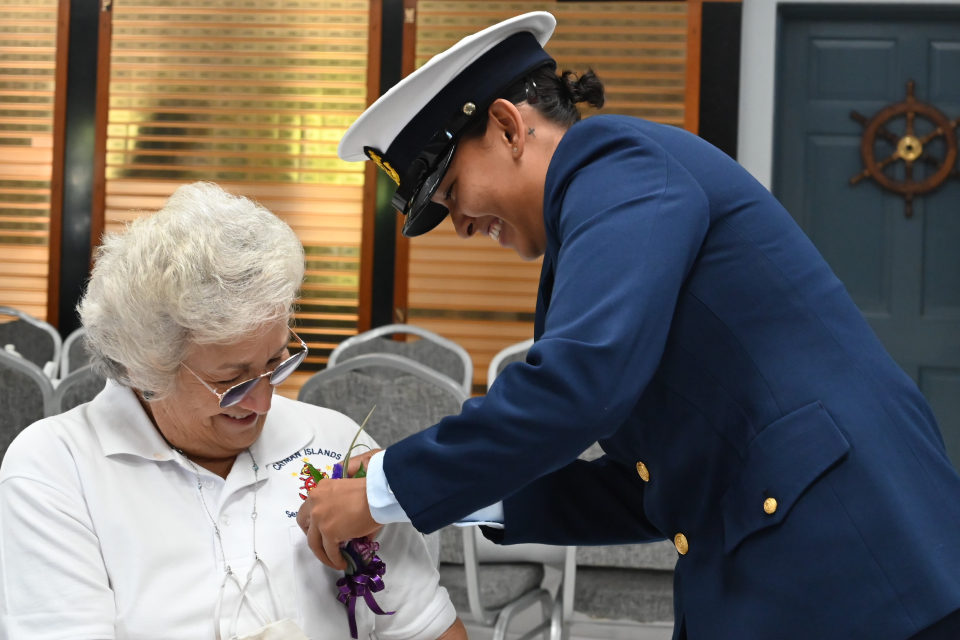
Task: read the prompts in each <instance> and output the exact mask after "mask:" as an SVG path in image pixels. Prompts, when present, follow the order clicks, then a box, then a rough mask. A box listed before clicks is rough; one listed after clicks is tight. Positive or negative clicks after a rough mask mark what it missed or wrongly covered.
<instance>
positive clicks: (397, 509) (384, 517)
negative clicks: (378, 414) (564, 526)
mask: <svg viewBox="0 0 960 640" xmlns="http://www.w3.org/2000/svg"><path fill="white" fill-rule="evenodd" d="M386 453H387V452H386V451H380V452H379V453H376V454H374V455H373V457H372V458H370V465H369V467H368V468H367V504H369V505H370V515H371V516H373V519H374V520H376V521H377V522H379V523H380V524H390V523H391V522H410V518H409V517H407V512H406V511H404V510H403V507H401V506H400V503H399V502H398V501H397V497H396V496H395V495H393V491H391V490H390V483H389V482H387V474H385V473H384V472H383V456H385V455H386ZM503 519H504V518H503V502H498V503H497V504H492V505H490V506H489V507H484V508H483V509H480V510H479V511H475V512H473V513H471V514H470V515H468V516H467V517H466V518H464V519H463V520H461V521H460V522H456V523H454V524H456V525H457V526H458V527H469V526H473V525H481V524H482V525H486V526H489V527H493V528H495V529H503Z"/></svg>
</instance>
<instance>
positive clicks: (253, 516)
mask: <svg viewBox="0 0 960 640" xmlns="http://www.w3.org/2000/svg"><path fill="white" fill-rule="evenodd" d="M172 448H173V450H174V451H176V452H177V453H179V454H180V455H181V456H183V459H184V460H186V461H187V462H188V463H189V464H190V466H191V467H193V471H194V473H196V474H197V489H199V491H200V502H202V503H203V510H204V511H206V512H207V517H208V518H210V522H211V523H212V524H213V532H214V533H215V534H217V542H219V543H220V556H221V557H222V558H223V566H224V568H225V570H226V572H227V573H228V574H230V573H233V570H232V569H231V568H230V565H228V564H227V554H226V553H225V552H224V550H223V537H222V536H221V535H220V527H219V526H217V521H216V519H214V517H213V514H212V513H210V507H208V506H207V499H206V498H205V497H204V496H203V482H202V481H201V480H200V469H199V468H198V467H197V465H195V464H194V463H193V460H191V459H190V458H188V457H187V454H185V453H184V452H183V449H178V448H176V447H172ZM247 455H248V456H250V460H252V461H253V511H252V512H251V513H250V519H251V520H253V559H254V561H257V560H259V559H260V556H259V555H258V554H257V485H258V484H259V475H258V473H257V472H258V471H259V470H260V467H259V466H257V459H256V458H254V457H253V453H252V452H251V451H250V449H247Z"/></svg>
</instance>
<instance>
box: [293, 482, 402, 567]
mask: <svg viewBox="0 0 960 640" xmlns="http://www.w3.org/2000/svg"><path fill="white" fill-rule="evenodd" d="M351 466H353V465H352V463H351ZM359 467H360V465H359V463H358V464H357V468H358V469H359ZM297 524H298V525H300V528H301V529H303V532H304V533H305V534H306V535H307V546H309V547H310V550H311V551H313V553H314V555H316V556H317V558H319V559H320V562H322V563H323V564H325V565H327V566H328V567H331V568H333V569H339V570H340V571H343V570H345V569H346V568H347V563H346V561H345V560H344V559H343V556H342V555H340V543H341V542H345V541H347V540H352V539H353V538H360V537H363V536H370V537H371V539H372V537H373V536H375V535H376V534H377V532H379V531H380V529H381V527H383V525H381V524H380V523H379V522H377V521H376V520H374V519H373V516H372V515H370V507H369V505H368V504H367V480H366V478H359V479H354V478H345V479H342V480H323V481H321V482H319V483H318V484H317V486H315V487H313V488H312V489H310V493H309V494H308V495H307V499H306V500H304V502H303V504H302V505H301V506H300V511H298V512H297Z"/></svg>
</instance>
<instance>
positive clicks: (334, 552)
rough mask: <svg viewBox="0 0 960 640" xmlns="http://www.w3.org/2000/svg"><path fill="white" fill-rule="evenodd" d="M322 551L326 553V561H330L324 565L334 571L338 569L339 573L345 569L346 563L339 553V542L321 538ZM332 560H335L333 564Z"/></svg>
mask: <svg viewBox="0 0 960 640" xmlns="http://www.w3.org/2000/svg"><path fill="white" fill-rule="evenodd" d="M323 550H324V552H325V553H326V556H327V559H328V560H330V561H331V562H325V563H324V564H326V565H327V566H329V567H333V568H334V569H339V570H340V571H343V570H345V569H346V568H347V561H346V560H344V559H343V554H341V553H340V542H339V541H337V540H334V539H333V538H330V537H327V536H323ZM318 557H319V556H318ZM334 560H336V562H333V561H334Z"/></svg>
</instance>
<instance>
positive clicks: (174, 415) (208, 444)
mask: <svg viewBox="0 0 960 640" xmlns="http://www.w3.org/2000/svg"><path fill="white" fill-rule="evenodd" d="M302 278H303V249H302V247H301V245H300V243H299V241H298V240H297V238H296V236H295V235H294V233H293V231H292V230H291V229H290V227H288V226H287V225H286V224H284V223H283V222H282V221H281V220H279V219H278V218H277V217H275V216H274V215H273V214H271V213H270V212H269V211H267V210H266V209H264V208H262V207H260V206H258V205H257V204H255V203H253V202H251V201H250V200H247V199H245V198H241V197H235V196H231V195H229V194H227V193H225V192H224V191H222V190H221V189H220V188H219V187H217V186H215V185H212V184H193V185H189V186H184V187H181V188H180V189H178V190H177V191H176V193H174V194H173V196H172V197H171V198H170V200H169V201H168V202H167V204H166V206H165V207H164V208H163V209H162V210H161V211H159V212H158V213H156V214H154V215H152V216H148V217H144V218H141V219H139V220H137V221H136V222H134V223H133V224H131V225H130V226H129V227H128V229H127V230H126V231H125V232H123V233H119V234H108V235H107V236H106V237H105V238H104V242H103V245H102V247H101V249H100V250H99V253H98V256H97V262H96V267H95V268H94V271H93V275H92V277H91V279H90V283H89V287H88V289H87V293H86V295H85V296H84V298H83V301H82V302H81V304H80V314H81V316H82V320H83V325H84V327H85V328H86V330H87V345H88V348H89V349H90V351H91V355H92V359H93V362H94V366H95V367H97V369H99V371H100V372H102V373H103V374H104V375H105V376H106V377H107V378H108V379H109V382H108V384H107V386H106V388H105V389H104V391H103V392H102V393H100V394H99V395H98V396H97V397H96V398H95V399H94V400H93V401H92V402H90V403H88V404H85V405H81V406H80V407H77V408H76V409H74V410H72V411H69V412H67V413H65V414H62V415H60V416H56V417H52V418H47V419H45V420H42V421H40V422H37V423H36V424H34V425H32V426H30V427H29V428H27V429H26V430H25V431H24V432H23V433H21V434H20V436H19V437H18V438H17V439H16V440H15V441H14V443H13V444H12V445H11V446H10V448H9V450H8V451H7V454H6V457H5V459H4V461H3V466H2V470H0V572H2V580H0V592H2V593H0V637H4V638H10V639H19V638H24V639H31V640H33V639H35V638H50V639H55V638H89V639H101V638H102V639H107V638H110V639H113V638H131V639H132V638H142V639H145V640H146V639H150V640H157V639H160V638H171V639H172V638H178V639H186V638H189V639H191V640H192V639H195V638H212V637H218V638H219V637H220V636H221V635H223V636H225V637H234V636H240V637H250V638H271V639H273V638H277V639H279V638H283V639H284V640H292V639H295V638H296V639H300V638H307V637H310V638H317V639H319V638H323V639H324V640H326V639H328V638H348V637H350V635H351V633H350V630H349V625H348V617H347V613H346V608H345V607H344V606H343V604H341V603H340V602H338V601H337V600H336V598H335V596H336V594H337V592H338V591H337V586H336V582H337V580H338V579H339V578H341V576H342V574H341V573H340V572H337V571H333V570H331V569H329V568H327V567H325V566H323V565H322V564H321V563H320V562H319V561H318V560H317V559H316V558H315V557H314V554H313V553H311V551H310V549H309V548H308V541H307V538H306V537H305V536H304V534H303V532H302V531H301V530H300V528H299V527H298V526H297V523H296V518H295V516H296V512H297V510H298V508H299V506H300V503H301V498H300V496H299V494H300V493H301V492H302V489H301V487H302V485H303V480H301V477H300V471H301V469H302V468H303V466H304V462H307V461H309V462H310V463H311V464H313V465H314V466H315V467H317V468H318V469H320V470H321V471H324V470H327V471H329V470H330V469H331V468H332V466H333V465H334V464H336V463H337V462H338V461H340V460H342V458H343V455H344V454H345V453H346V450H347V448H348V447H349V443H350V441H351V439H352V438H353V436H354V434H355V433H356V431H357V428H358V427H357V425H356V424H355V423H354V422H353V421H351V420H350V419H349V418H347V417H345V416H343V415H341V414H338V413H335V412H333V411H329V410H326V409H321V408H319V407H314V406H310V405H306V404H301V403H299V402H294V401H291V400H287V399H285V398H282V397H279V396H274V395H273V385H276V384H279V383H280V382H281V381H282V380H283V379H284V378H285V377H286V376H288V375H289V374H290V372H291V371H293V369H295V368H296V366H297V365H299V363H300V362H301V361H302V359H303V357H304V353H305V351H306V345H305V344H304V343H303V342H302V341H301V340H300V339H299V338H298V337H297V336H296V334H295V333H294V332H293V331H291V330H290V329H289V326H288V321H289V319H290V315H291V309H292V306H293V303H294V300H295V297H296V294H297V291H298V289H299V287H300V283H301V280H302ZM291 343H293V344H297V343H299V344H300V347H299V348H297V349H294V350H293V353H291V352H290V351H289V350H288V345H289V344H291ZM361 440H362V441H364V442H365V444H367V445H369V446H374V443H373V441H372V440H371V439H370V438H366V437H365V436H361ZM378 542H379V544H380V554H379V555H380V557H381V558H382V559H383V560H384V562H385V563H386V565H387V567H388V569H389V570H388V573H387V575H386V576H385V578H384V583H385V584H386V587H385V589H384V590H382V591H380V592H379V593H377V594H376V595H375V599H376V601H377V604H378V605H379V606H380V607H382V610H383V611H395V612H396V613H395V614H393V615H375V614H374V613H373V612H372V611H371V610H369V609H368V607H367V606H366V605H364V604H362V603H361V605H360V606H358V607H357V608H356V611H357V614H356V615H357V620H356V622H357V631H358V634H359V637H360V638H366V637H367V636H370V635H371V634H375V637H378V638H380V639H382V640H386V639H387V638H397V639H401V638H410V639H418V640H419V639H422V640H433V639H435V638H438V637H443V638H447V639H448V638H466V634H465V632H464V630H463V626H462V624H461V623H460V622H459V620H457V618H456V613H455V611H454V609H453V607H452V605H451V603H450V600H449V598H448V597H447V594H446V591H445V590H444V589H443V588H442V587H440V586H439V585H438V580H439V576H438V574H437V572H436V570H435V569H434V567H433V566H432V563H431V561H430V559H429V556H428V554H427V550H426V547H425V545H424V543H423V539H422V537H421V536H420V534H419V533H417V532H416V531H415V530H414V529H413V528H412V527H411V526H410V525H407V524H403V525H390V526H388V527H385V528H384V529H383V531H382V532H381V534H380V536H379V538H378ZM244 585H247V586H246V587H245V595H243V596H242V595H241V588H242V587H243V586H244ZM265 627H266V629H264V628H265Z"/></svg>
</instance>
